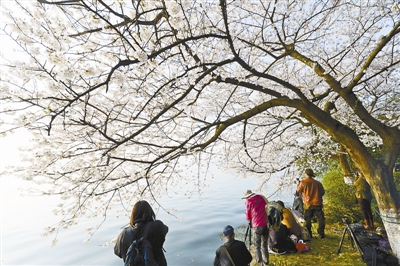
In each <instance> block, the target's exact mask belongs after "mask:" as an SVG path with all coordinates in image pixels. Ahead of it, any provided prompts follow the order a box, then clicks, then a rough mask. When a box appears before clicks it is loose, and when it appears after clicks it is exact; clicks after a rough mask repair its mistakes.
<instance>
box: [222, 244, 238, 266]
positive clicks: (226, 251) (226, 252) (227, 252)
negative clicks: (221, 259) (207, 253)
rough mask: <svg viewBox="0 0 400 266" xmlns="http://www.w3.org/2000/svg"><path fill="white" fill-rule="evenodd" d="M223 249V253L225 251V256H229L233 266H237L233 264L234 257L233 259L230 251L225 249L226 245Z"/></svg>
mask: <svg viewBox="0 0 400 266" xmlns="http://www.w3.org/2000/svg"><path fill="white" fill-rule="evenodd" d="M221 248H222V251H224V252H225V254H226V255H227V256H228V258H229V260H230V261H231V263H232V266H235V263H234V262H233V259H232V257H231V254H229V251H228V249H227V248H226V247H225V245H222V246H221Z"/></svg>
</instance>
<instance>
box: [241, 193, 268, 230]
mask: <svg viewBox="0 0 400 266" xmlns="http://www.w3.org/2000/svg"><path fill="white" fill-rule="evenodd" d="M245 204H246V219H247V221H250V222H251V226H252V227H259V226H266V225H268V217H267V213H266V212H265V205H266V204H267V202H266V201H265V199H264V197H263V196H261V195H258V194H255V195H254V196H251V197H250V198H248V199H246V203H245Z"/></svg>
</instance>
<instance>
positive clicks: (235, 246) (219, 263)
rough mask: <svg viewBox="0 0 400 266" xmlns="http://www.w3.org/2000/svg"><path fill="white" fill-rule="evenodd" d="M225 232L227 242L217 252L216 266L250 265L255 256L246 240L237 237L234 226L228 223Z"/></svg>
mask: <svg viewBox="0 0 400 266" xmlns="http://www.w3.org/2000/svg"><path fill="white" fill-rule="evenodd" d="M223 234H224V237H225V239H226V242H225V243H224V244H223V245H222V246H220V247H219V248H218V249H217V251H216V252H215V259H214V266H233V265H235V266H247V265H249V264H250V262H251V260H252V259H253V257H252V256H251V254H250V252H249V250H248V249H247V247H246V245H245V244H244V242H242V241H239V240H236V239H235V232H234V230H233V227H232V226H230V225H227V226H226V227H225V228H224V231H223ZM232 262H233V263H232Z"/></svg>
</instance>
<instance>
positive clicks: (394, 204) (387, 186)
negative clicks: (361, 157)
mask: <svg viewBox="0 0 400 266" xmlns="http://www.w3.org/2000/svg"><path fill="white" fill-rule="evenodd" d="M377 164H378V165H377V166H376V165H363V166H362V167H360V170H361V171H362V172H363V173H364V176H365V178H366V180H367V182H368V183H369V184H370V186H371V189H372V192H373V193H374V195H375V199H376V201H377V204H378V208H379V211H378V212H379V213H375V215H380V218H381V219H382V222H383V225H384V226H385V229H386V233H387V235H388V238H389V243H390V246H391V248H392V251H393V253H394V255H395V256H396V257H397V258H398V259H399V258H400V195H399V191H397V189H396V185H395V183H394V178H393V171H391V170H389V169H388V168H387V167H386V168H382V167H381V165H380V164H379V163H378V162H377Z"/></svg>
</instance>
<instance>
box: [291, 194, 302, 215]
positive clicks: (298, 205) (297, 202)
mask: <svg viewBox="0 0 400 266" xmlns="http://www.w3.org/2000/svg"><path fill="white" fill-rule="evenodd" d="M293 210H296V211H298V212H299V213H300V214H301V217H303V215H304V209H303V199H302V198H301V193H299V192H297V191H296V193H294V200H293Z"/></svg>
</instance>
